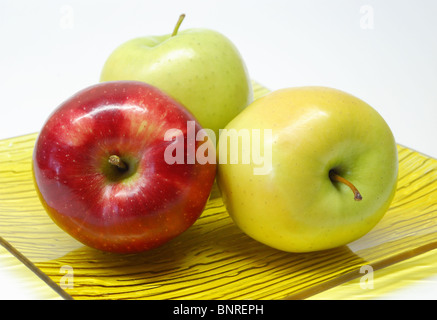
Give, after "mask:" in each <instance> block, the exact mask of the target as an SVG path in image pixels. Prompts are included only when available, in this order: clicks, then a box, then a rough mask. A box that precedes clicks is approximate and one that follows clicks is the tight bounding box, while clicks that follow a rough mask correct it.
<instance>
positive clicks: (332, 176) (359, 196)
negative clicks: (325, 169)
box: [329, 170, 363, 201]
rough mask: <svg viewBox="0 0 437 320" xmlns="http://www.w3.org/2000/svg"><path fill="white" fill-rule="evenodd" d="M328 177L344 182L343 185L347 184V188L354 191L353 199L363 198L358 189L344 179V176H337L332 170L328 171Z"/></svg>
mask: <svg viewBox="0 0 437 320" xmlns="http://www.w3.org/2000/svg"><path fill="white" fill-rule="evenodd" d="M329 178H330V179H331V181H336V182H341V183H344V184H345V185H347V186H348V187H349V188H351V190H352V191H353V193H354V200H355V201H360V200H362V199H363V197H362V196H361V193H360V192H359V191H358V189H357V188H356V187H355V186H354V185H353V184H352V183H351V182H349V181H348V180H346V179H345V178H343V177H342V176H339V175H338V174H337V173H336V172H334V171H333V170H331V171H329Z"/></svg>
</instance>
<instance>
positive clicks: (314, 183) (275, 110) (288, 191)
mask: <svg viewBox="0 0 437 320" xmlns="http://www.w3.org/2000/svg"><path fill="white" fill-rule="evenodd" d="M232 128H233V129H236V130H240V129H252V128H254V129H272V139H271V140H266V141H265V143H266V145H264V144H262V145H261V154H262V153H263V152H264V151H263V150H265V149H264V146H268V145H270V146H271V148H272V149H271V150H272V166H271V170H270V171H268V173H267V174H265V175H254V174H253V168H254V167H256V166H255V164H254V163H253V162H251V163H250V164H242V163H239V164H229V161H227V164H225V163H219V167H218V177H217V181H218V185H219V187H220V190H221V192H222V195H223V198H224V202H225V205H226V207H227V210H228V212H229V214H230V216H231V217H232V219H233V220H234V222H235V223H236V224H237V225H238V226H239V227H240V228H241V229H242V230H243V231H244V232H245V233H246V234H248V235H249V236H251V237H252V238H254V239H256V240H258V241H259V242H262V243H264V244H266V245H268V246H271V247H274V248H277V249H279V250H283V251H289V252H310V251H318V250H324V249H331V248H335V247H339V246H342V245H346V244H348V243H350V242H352V241H354V240H356V239H358V238H360V237H362V236H363V235H364V234H366V233H367V232H369V231H370V230H371V229H372V228H373V227H374V226H375V225H376V224H377V223H378V222H379V221H380V219H381V218H382V217H383V216H384V214H385V212H386V211H387V209H388V208H389V205H390V203H391V201H392V199H393V196H394V194H395V190H396V184H397V174H398V160H397V146H396V143H395V140H394V137H393V134H392V132H391V130H390V128H389V127H388V125H387V123H386V122H385V121H384V119H383V118H382V117H381V116H380V115H379V114H378V113H377V112H376V111H375V109H373V108H372V107H371V106H369V105H368V104H366V103H365V102H363V101H362V100H360V99H358V98H356V97H354V96H352V95H350V94H347V93H345V92H342V91H339V90H336V89H332V88H325V87H299V88H287V89H281V90H278V91H275V92H273V93H270V94H268V95H266V96H264V97H262V98H260V99H258V100H256V101H255V102H254V103H252V104H251V105H250V106H248V107H247V108H246V109H245V110H244V111H243V112H242V113H240V114H239V115H238V116H237V117H236V118H235V119H233V120H232V121H231V122H230V123H229V124H228V125H227V126H226V129H232ZM261 134H262V133H261ZM222 139H224V138H223V134H222V136H220V142H219V149H218V152H219V153H220V152H221V151H220V146H221V145H220V143H222V141H221V140H222ZM228 154H229V145H228ZM330 170H335V171H336V172H337V173H338V174H339V175H341V176H343V178H345V179H347V180H348V181H350V182H351V183H352V184H353V185H354V186H355V187H356V188H357V189H358V190H359V191H360V193H361V195H362V197H363V199H362V200H361V201H355V200H354V194H353V192H352V191H351V189H350V188H349V187H348V186H346V185H345V184H343V183H339V182H337V181H335V182H333V181H332V180H331V179H330V177H329V172H330Z"/></svg>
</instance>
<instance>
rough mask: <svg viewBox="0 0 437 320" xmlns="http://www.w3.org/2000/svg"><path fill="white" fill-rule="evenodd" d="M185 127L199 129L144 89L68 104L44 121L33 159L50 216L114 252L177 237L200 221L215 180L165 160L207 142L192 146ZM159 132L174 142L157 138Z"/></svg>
mask: <svg viewBox="0 0 437 320" xmlns="http://www.w3.org/2000/svg"><path fill="white" fill-rule="evenodd" d="M188 122H190V123H193V124H194V125H193V128H194V130H195V131H196V132H195V133H198V132H199V130H202V128H201V126H200V125H199V124H198V122H197V121H196V120H195V118H194V117H193V116H192V114H191V113H189V111H187V109H186V108H185V107H184V106H182V105H181V104H179V103H178V102H176V101H175V100H173V99H172V98H170V97H169V96H168V95H166V94H164V93H163V92H161V91H160V90H158V89H157V88H155V87H153V86H150V85H148V84H145V83H143V82H136V81H117V82H105V83H102V84H98V85H94V86H91V87H89V88H86V89H84V90H82V91H80V92H78V93H77V94H75V95H74V96H72V97H71V98H69V99H68V100H67V101H65V102H64V103H62V104H61V105H60V106H59V107H58V108H57V109H56V110H55V111H54V112H53V113H52V115H51V116H50V117H49V119H48V120H47V122H46V123H45V125H44V127H43V128H42V131H41V132H40V134H39V136H38V139H37V141H36V145H35V149H34V154H33V175H34V179H35V185H36V189H37V192H38V195H39V197H40V199H41V202H42V204H43V205H44V207H45V209H46V210H47V212H48V214H49V216H50V217H51V218H52V219H53V221H54V222H55V223H56V224H57V225H58V226H59V227H61V228H62V229H63V230H64V231H66V232H67V233H69V234H70V235H71V236H73V237H74V238H76V239H77V240H79V241H81V242H82V243H84V244H86V245H88V246H90V247H94V248H97V249H100V250H104V251H112V252H119V253H131V252H140V251H144V250H148V249H152V248H155V247H158V246H160V245H162V244H164V243H166V242H167V241H169V240H170V239H172V238H174V237H176V236H178V235H179V234H181V233H182V232H184V231H185V230H186V229H188V228H189V227H190V226H191V225H192V224H193V223H194V222H195V221H196V220H197V218H198V217H199V216H200V215H201V213H202V211H203V209H204V207H205V204H206V202H207V200H208V197H209V194H210V191H211V188H212V185H213V183H214V178H215V173H216V164H215V163H214V162H211V163H210V162H207V163H205V164H201V163H199V162H197V161H194V163H192V161H184V163H180V161H178V162H176V163H168V162H169V161H166V159H165V156H164V154H165V150H166V149H167V148H170V149H174V150H176V149H178V148H179V147H181V146H182V145H181V144H183V146H182V149H180V148H179V149H178V150H183V151H184V155H187V153H188V152H189V150H190V148H192V149H193V150H194V151H197V150H198V149H199V147H200V146H201V145H202V144H203V143H210V144H212V142H211V141H210V140H208V139H206V141H196V140H194V141H191V142H192V144H191V145H190V139H187V137H188V136H189V135H190V132H189V129H188V128H189V126H187V123H188ZM175 129H176V130H175ZM167 130H173V131H171V132H179V133H180V136H179V137H177V138H175V139H164V136H165V133H166V132H167ZM178 130H179V131H178ZM195 133H194V134H195ZM167 140H170V141H167ZM175 145H177V146H176V147H178V148H175ZM201 147H202V150H203V148H204V147H205V146H204V145H203V146H201ZM206 149H207V150H208V151H209V152H211V150H214V148H206Z"/></svg>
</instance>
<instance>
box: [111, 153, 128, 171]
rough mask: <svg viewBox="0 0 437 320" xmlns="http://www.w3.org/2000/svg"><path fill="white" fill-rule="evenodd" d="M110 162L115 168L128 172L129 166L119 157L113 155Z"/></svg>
mask: <svg viewBox="0 0 437 320" xmlns="http://www.w3.org/2000/svg"><path fill="white" fill-rule="evenodd" d="M108 162H109V163H110V164H112V165H113V166H116V167H117V168H118V169H120V170H122V171H125V170H127V165H126V163H124V162H123V161H122V160H121V159H120V157H119V156H117V155H115V154H113V155H112V156H110V157H109V158H108Z"/></svg>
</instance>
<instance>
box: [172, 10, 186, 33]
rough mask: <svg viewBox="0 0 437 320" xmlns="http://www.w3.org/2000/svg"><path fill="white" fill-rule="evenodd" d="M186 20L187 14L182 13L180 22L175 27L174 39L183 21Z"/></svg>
mask: <svg viewBox="0 0 437 320" xmlns="http://www.w3.org/2000/svg"><path fill="white" fill-rule="evenodd" d="M184 19H185V13H182V14H181V15H180V16H179V19H178V22H177V23H176V26H175V27H174V30H173V33H172V34H171V36H172V37H174V36H175V35H177V34H178V30H179V27H180V26H181V24H182V21H184Z"/></svg>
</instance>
